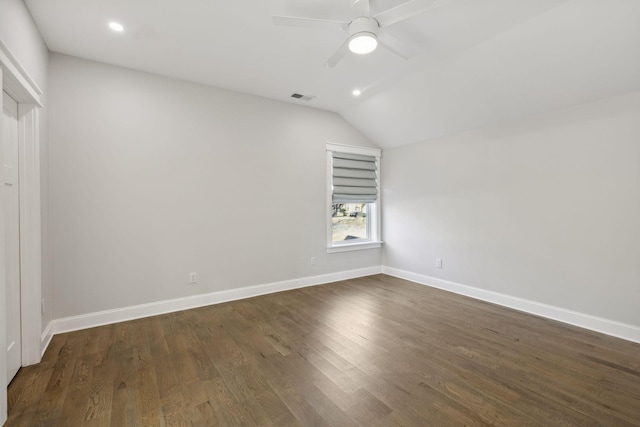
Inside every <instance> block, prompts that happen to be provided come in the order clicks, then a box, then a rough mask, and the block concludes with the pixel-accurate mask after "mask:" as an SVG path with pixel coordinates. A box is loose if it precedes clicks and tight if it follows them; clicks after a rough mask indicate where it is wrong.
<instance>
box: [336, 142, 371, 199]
mask: <svg viewBox="0 0 640 427" xmlns="http://www.w3.org/2000/svg"><path fill="white" fill-rule="evenodd" d="M332 155H333V164H332V169H333V171H332V184H333V193H332V200H333V203H353V202H361V203H372V202H375V201H376V200H377V199H378V191H377V188H378V186H377V182H376V179H377V176H378V173H377V165H376V158H375V157H374V156H365V155H361V154H349V153H341V152H338V151H334V152H333V153H332Z"/></svg>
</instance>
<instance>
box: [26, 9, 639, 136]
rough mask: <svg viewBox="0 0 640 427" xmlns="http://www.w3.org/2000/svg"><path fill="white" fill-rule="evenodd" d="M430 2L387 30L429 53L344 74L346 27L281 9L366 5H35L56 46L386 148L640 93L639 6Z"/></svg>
mask: <svg viewBox="0 0 640 427" xmlns="http://www.w3.org/2000/svg"><path fill="white" fill-rule="evenodd" d="M405 1H406V0H371V9H372V12H373V13H374V14H375V13H378V12H381V11H384V10H387V9H389V8H392V7H394V6H397V5H399V4H402V3H404V2H405ZM416 1H423V2H424V3H430V8H429V9H428V10H427V11H426V12H424V13H422V14H420V15H418V16H415V17H412V18H410V19H408V20H406V21H403V22H400V23H398V24H395V25H393V26H391V27H389V28H388V29H387V31H388V32H389V33H391V34H392V35H393V36H395V37H396V38H398V39H401V40H404V41H407V42H408V43H410V45H411V46H412V47H413V48H414V49H415V51H416V52H417V55H416V56H414V57H413V58H411V59H410V60H408V61H407V60H404V59H402V58H399V57H398V56H396V55H394V54H393V53H391V52H390V51H388V50H386V49H383V48H382V49H377V50H376V51H375V52H373V53H372V54H369V55H354V54H349V55H347V56H346V57H345V58H344V60H343V61H342V62H341V63H340V64H338V66H336V67H335V68H326V67H323V64H324V63H325V61H326V60H327V59H328V58H329V57H330V56H331V55H332V54H333V52H334V51H335V50H336V49H337V48H338V46H340V45H341V43H342V42H343V41H344V39H345V37H346V34H345V33H344V32H342V31H339V30H335V31H332V30H326V29H319V28H317V29H308V28H298V27H281V26H275V25H274V24H273V22H272V18H271V16H272V15H286V16H310V17H316V18H320V19H332V20H340V21H349V20H351V19H352V18H354V13H355V10H356V6H354V4H353V2H354V0H272V1H265V0H236V1H217V0H180V1H175V0H135V1H131V0H92V1H86V0H26V1H25V2H26V4H27V6H28V8H29V10H30V12H31V14H32V15H33V18H34V20H35V22H36V24H37V25H38V27H39V29H40V31H41V33H42V35H43V37H44V39H45V42H46V43H47V45H48V47H49V49H50V50H51V51H54V52H59V53H64V54H68V55H73V56H78V57H82V58H87V59H91V60H96V61H100V62H104V63H108V64H114V65H120V66H124V67H128V68H132V69H136V70H141V71H147V72H151V73H156V74H160V75H164V76H169V77H173V78H178V79H182V80H188V81H193V82H197V83H204V84H208V85H213V86H218V87H222V88H226V89H231V90H235V91H240V92H245V93H249V94H254V95H258V96H263V97H267V98H272V99H276V100H281V101H285V102H292V103H297V104H301V105H305V106H309V107H315V108H320V109H325V110H330V111H335V112H337V113H338V114H340V115H342V116H343V117H344V118H345V119H346V120H347V121H348V122H350V123H351V124H352V125H353V126H354V127H356V128H357V129H359V130H360V131H361V132H362V133H363V134H364V135H366V136H367V137H369V138H370V139H371V140H372V141H373V142H375V143H377V144H379V145H380V146H381V147H385V148H386V147H392V146H397V145H402V144H407V143H412V142H417V141H423V140H428V139H431V138H434V137H438V136H442V135H447V134H452V133H456V132H460V131H463V130H467V129H472V128H477V127H481V126H484V125H487V124H493V123H497V122H500V121H501V120H505V119H508V118H511V117H517V116H523V115H528V114H536V113H540V112H544V111H548V110H551V109H555V108H561V107H566V106H570V105H575V104H578V103H583V102H588V101H591V100H595V99H598V98H603V97H606V96H611V95H615V94H618V93H624V92H628V91H634V90H640V24H638V23H639V22H640V1H638V0H416ZM112 20H113V21H118V22H120V23H122V24H123V25H124V27H125V31H124V32H123V33H120V34H116V33H113V32H111V31H109V29H108V28H107V23H108V22H109V21H112ZM355 88H358V89H360V90H361V91H362V94H361V95H360V96H358V97H355V96H353V95H352V90H353V89H355ZM292 93H300V94H304V95H310V96H313V97H314V98H313V99H311V100H309V101H304V100H296V99H294V98H291V97H290V95H291V94H292Z"/></svg>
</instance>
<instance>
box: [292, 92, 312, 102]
mask: <svg viewBox="0 0 640 427" xmlns="http://www.w3.org/2000/svg"><path fill="white" fill-rule="evenodd" d="M291 97H292V98H296V99H302V100H303V101H310V100H312V99H313V98H315V96H310V95H301V94H299V93H294V94H293V95H291Z"/></svg>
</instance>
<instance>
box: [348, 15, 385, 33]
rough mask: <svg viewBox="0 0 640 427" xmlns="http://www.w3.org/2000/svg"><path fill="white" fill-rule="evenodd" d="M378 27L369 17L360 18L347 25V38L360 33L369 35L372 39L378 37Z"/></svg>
mask: <svg viewBox="0 0 640 427" xmlns="http://www.w3.org/2000/svg"><path fill="white" fill-rule="evenodd" d="M379 28H380V25H379V24H378V21H376V20H375V18H372V17H370V16H360V17H358V18H355V19H354V20H353V21H351V22H350V23H349V38H351V37H353V36H355V35H356V34H360V33H371V34H373V36H374V37H376V36H377V35H378V29H379Z"/></svg>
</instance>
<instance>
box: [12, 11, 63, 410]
mask: <svg viewBox="0 0 640 427" xmlns="http://www.w3.org/2000/svg"><path fill="white" fill-rule="evenodd" d="M0 40H2V42H3V43H4V44H5V46H6V47H7V48H8V49H9V51H10V52H11V53H12V54H13V55H14V56H15V58H16V59H17V61H18V62H19V63H20V65H21V66H22V67H23V68H24V69H25V70H26V72H27V73H28V74H29V75H30V76H31V77H32V78H33V80H34V81H35V83H36V84H37V85H38V86H39V87H40V89H42V91H43V92H44V93H43V95H42V97H41V100H42V102H43V104H44V105H45V108H43V109H41V111H40V121H39V123H40V154H41V160H40V163H41V174H40V176H41V180H42V181H41V211H42V212H43V213H45V212H46V211H47V209H48V204H47V200H48V194H47V157H48V151H47V136H48V132H47V108H46V107H47V98H46V97H47V72H48V70H47V68H48V51H47V47H46V45H45V44H44V41H43V40H42V37H41V36H40V33H39V32H38V30H37V28H36V26H35V23H34V22H33V20H32V19H31V15H30V14H29V12H28V10H27V8H26V6H25V5H24V3H23V2H22V1H21V0H0ZM0 157H1V156H0ZM0 199H1V198H0ZM0 216H1V215H0ZM47 226H48V224H47V221H46V216H45V215H43V217H42V236H43V242H42V250H43V253H42V262H43V268H42V295H43V296H44V297H45V298H47V300H46V304H47V306H46V307H45V314H44V315H43V318H42V322H43V325H46V324H48V323H49V320H51V310H50V309H49V307H48V304H49V303H50V302H51V299H50V298H48V296H50V295H51V282H50V280H49V275H48V271H49V270H48V269H47V267H48V265H49V261H50V260H49V258H48V246H47V245H48V238H47V236H48V235H47ZM0 252H2V253H4V251H0ZM2 271H4V269H2ZM0 282H1V283H2V290H3V291H4V273H3V274H2V276H1V278H0ZM3 304H4V298H2V304H0V305H2V307H1V308H2V313H6V311H5V309H4V305H3ZM36 310H39V307H36ZM43 328H44V327H43ZM0 331H1V332H0V333H1V335H2V339H0V342H2V343H4V341H5V340H4V334H5V332H6V319H5V317H4V315H3V316H0ZM3 346H4V345H2V346H0V348H2V347H3ZM1 353H2V357H0V372H2V374H1V375H0V383H4V382H5V381H6V362H5V360H4V357H5V355H6V354H5V353H4V352H1ZM0 390H2V392H0V401H1V402H2V403H1V405H0V407H1V408H2V409H1V410H0V422H2V421H4V419H5V418H4V417H5V416H6V412H5V411H6V406H5V403H6V394H5V391H6V389H5V388H4V387H0Z"/></svg>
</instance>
